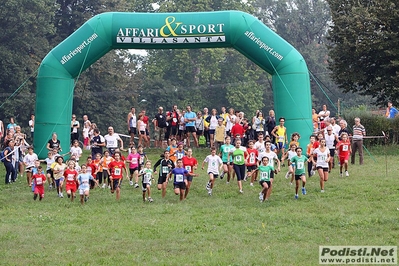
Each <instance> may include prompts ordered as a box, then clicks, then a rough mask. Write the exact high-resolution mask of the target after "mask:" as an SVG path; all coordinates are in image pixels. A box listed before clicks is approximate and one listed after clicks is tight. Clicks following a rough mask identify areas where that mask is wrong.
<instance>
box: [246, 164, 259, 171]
mask: <svg viewBox="0 0 399 266" xmlns="http://www.w3.org/2000/svg"><path fill="white" fill-rule="evenodd" d="M256 168H257V167H256V165H249V166H248V165H247V172H252V171H254V170H256Z"/></svg>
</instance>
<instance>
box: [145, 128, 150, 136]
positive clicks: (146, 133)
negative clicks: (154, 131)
mask: <svg viewBox="0 0 399 266" xmlns="http://www.w3.org/2000/svg"><path fill="white" fill-rule="evenodd" d="M145 135H146V136H149V135H150V132H149V131H148V129H147V128H146V129H145Z"/></svg>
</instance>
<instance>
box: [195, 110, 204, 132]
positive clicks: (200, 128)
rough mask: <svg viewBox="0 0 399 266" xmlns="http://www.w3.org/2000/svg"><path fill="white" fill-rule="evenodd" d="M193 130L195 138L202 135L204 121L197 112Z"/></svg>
mask: <svg viewBox="0 0 399 266" xmlns="http://www.w3.org/2000/svg"><path fill="white" fill-rule="evenodd" d="M195 128H196V130H197V132H196V133H197V137H198V138H199V136H201V135H202V134H204V119H203V118H202V113H201V111H199V112H197V119H196V120H195Z"/></svg>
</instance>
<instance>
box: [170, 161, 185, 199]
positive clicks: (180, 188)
mask: <svg viewBox="0 0 399 266" xmlns="http://www.w3.org/2000/svg"><path fill="white" fill-rule="evenodd" d="M172 174H173V176H174V177H173V185H174V191H175V195H180V201H182V200H184V193H185V190H186V186H187V174H188V171H187V170H186V169H184V167H183V161H182V159H177V161H176V168H174V169H172V171H170V173H169V174H168V178H170V177H171V175H172Z"/></svg>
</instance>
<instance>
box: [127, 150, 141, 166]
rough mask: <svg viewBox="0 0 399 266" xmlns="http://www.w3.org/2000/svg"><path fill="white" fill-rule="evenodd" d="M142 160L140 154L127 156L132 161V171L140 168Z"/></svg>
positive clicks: (130, 164)
mask: <svg viewBox="0 0 399 266" xmlns="http://www.w3.org/2000/svg"><path fill="white" fill-rule="evenodd" d="M140 158H141V157H140V154H138V153H130V154H129V155H128V156H127V160H128V161H130V163H129V168H130V169H134V168H137V167H139V163H140Z"/></svg>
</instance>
